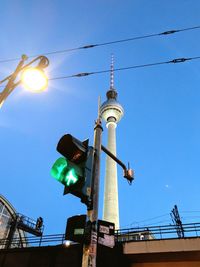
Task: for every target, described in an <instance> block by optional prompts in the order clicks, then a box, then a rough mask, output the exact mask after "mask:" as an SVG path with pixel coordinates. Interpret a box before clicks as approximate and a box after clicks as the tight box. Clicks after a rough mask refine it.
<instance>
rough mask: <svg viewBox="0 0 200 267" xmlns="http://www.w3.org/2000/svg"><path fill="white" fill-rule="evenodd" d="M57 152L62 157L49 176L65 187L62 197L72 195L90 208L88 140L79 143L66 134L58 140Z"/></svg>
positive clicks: (89, 153)
mask: <svg viewBox="0 0 200 267" xmlns="http://www.w3.org/2000/svg"><path fill="white" fill-rule="evenodd" d="M57 151H58V152H59V153H60V154H61V155H62V156H64V157H60V158H58V159H57V160H56V162H55V163H54V165H53V167H52V169H51V175H52V176H53V177H54V178H55V179H56V180H57V181H59V182H60V183H62V184H63V185H64V186H65V188H64V195H66V194H68V193H70V194H73V195H75V196H77V197H79V198H80V199H81V202H83V203H85V204H86V205H87V206H88V207H91V205H92V203H91V186H92V167H93V158H94V149H93V147H90V146H88V140H86V141H84V142H81V141H80V140H78V139H76V138H75V137H73V136H72V135H70V134H66V135H64V136H63V137H62V138H61V139H60V140H59V142H58V145H57Z"/></svg>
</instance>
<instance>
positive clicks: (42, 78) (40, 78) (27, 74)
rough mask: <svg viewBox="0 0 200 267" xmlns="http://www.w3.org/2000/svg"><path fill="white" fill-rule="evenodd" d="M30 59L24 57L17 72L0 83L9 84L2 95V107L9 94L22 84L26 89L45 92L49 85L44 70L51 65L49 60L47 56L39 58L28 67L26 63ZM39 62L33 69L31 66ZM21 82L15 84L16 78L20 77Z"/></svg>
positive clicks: (0, 101)
mask: <svg viewBox="0 0 200 267" xmlns="http://www.w3.org/2000/svg"><path fill="white" fill-rule="evenodd" d="M27 59H28V57H27V56H26V55H22V59H21V61H20V62H19V64H18V65H17V67H16V69H15V71H14V72H13V73H12V74H11V75H9V76H8V77H6V78H5V79H3V80H2V81H0V84H3V83H5V82H7V84H6V86H5V88H4V89H3V91H2V92H1V93H0V107H1V106H2V105H3V103H4V101H5V100H6V98H7V97H8V96H9V94H10V93H11V92H12V91H13V90H14V89H15V88H16V87H17V86H18V85H19V84H20V83H22V84H23V85H24V86H25V88H27V89H29V90H31V91H34V92H40V91H42V90H44V89H45V88H46V87H47V85H48V79H47V76H46V75H45V73H44V69H45V68H46V67H47V66H48V65H49V60H48V58H47V57H45V56H38V57H36V58H35V59H33V60H32V61H30V62H29V63H27V64H26V65H24V62H25V61H26V60H27ZM37 61H38V64H37V66H35V67H31V65H32V64H33V63H35V62H37ZM20 73H21V77H19V80H18V81H17V82H15V80H16V78H17V77H18V76H19V75H20Z"/></svg>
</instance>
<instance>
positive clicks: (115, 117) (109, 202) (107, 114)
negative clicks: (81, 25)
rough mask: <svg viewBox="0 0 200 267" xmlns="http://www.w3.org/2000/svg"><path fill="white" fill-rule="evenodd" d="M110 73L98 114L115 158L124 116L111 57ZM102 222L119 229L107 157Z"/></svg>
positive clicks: (111, 165)
mask: <svg viewBox="0 0 200 267" xmlns="http://www.w3.org/2000/svg"><path fill="white" fill-rule="evenodd" d="M110 73H111V74H110V89H109V90H108V91H107V93H106V96H107V100H106V101H105V102H104V103H103V104H102V105H101V107H100V114H101V117H102V118H103V119H104V120H105V122H106V127H107V128H108V143H107V148H108V150H109V151H110V152H111V153H113V154H114V155H115V156H116V127H117V123H118V122H119V121H120V120H121V118H122V117H123V115H124V110H123V107H122V106H121V105H120V103H119V102H118V101H117V91H116V90H115V89H114V64H113V57H112V62H111V72H110ZM103 220H105V221H109V222H112V223H115V228H116V229H119V204H118V181H117V165H116V162H115V161H114V160H113V159H112V158H110V157H109V156H107V158H106V172H105V180H104V205H103Z"/></svg>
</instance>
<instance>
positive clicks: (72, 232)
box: [65, 215, 86, 243]
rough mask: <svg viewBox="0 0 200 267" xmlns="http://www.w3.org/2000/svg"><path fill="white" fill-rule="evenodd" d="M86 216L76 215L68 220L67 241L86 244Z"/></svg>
mask: <svg viewBox="0 0 200 267" xmlns="http://www.w3.org/2000/svg"><path fill="white" fill-rule="evenodd" d="M85 226H86V215H75V216H72V217H70V218H68V219H67V225H66V231H65V240H70V241H74V242H78V243H83V242H84V232H85Z"/></svg>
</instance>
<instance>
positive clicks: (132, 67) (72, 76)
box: [0, 56, 200, 87]
mask: <svg viewBox="0 0 200 267" xmlns="http://www.w3.org/2000/svg"><path fill="white" fill-rule="evenodd" d="M197 59H200V56H196V57H189V58H175V59H172V60H168V61H161V62H154V63H147V64H141V65H133V66H129V67H122V68H114V71H115V72H117V71H124V70H130V69H138V68H146V67H153V66H158V65H164V64H177V63H183V62H186V61H191V60H197ZM108 72H110V69H106V70H99V71H92V72H80V73H76V74H72V75H68V76H60V77H54V78H50V79H49V81H54V80H62V79H69V78H81V77H86V76H90V75H97V74H103V73H108ZM3 81H4V80H2V81H0V83H2V82H3ZM0 87H2V86H0Z"/></svg>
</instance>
